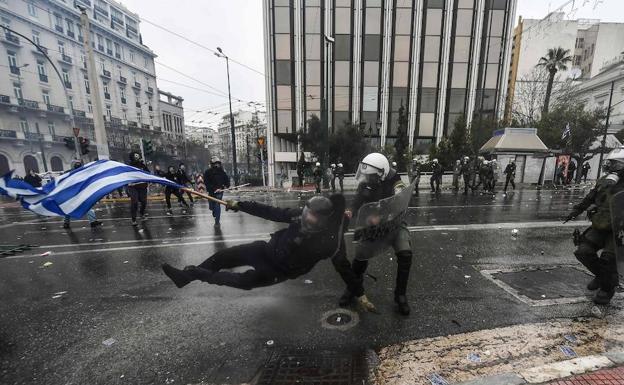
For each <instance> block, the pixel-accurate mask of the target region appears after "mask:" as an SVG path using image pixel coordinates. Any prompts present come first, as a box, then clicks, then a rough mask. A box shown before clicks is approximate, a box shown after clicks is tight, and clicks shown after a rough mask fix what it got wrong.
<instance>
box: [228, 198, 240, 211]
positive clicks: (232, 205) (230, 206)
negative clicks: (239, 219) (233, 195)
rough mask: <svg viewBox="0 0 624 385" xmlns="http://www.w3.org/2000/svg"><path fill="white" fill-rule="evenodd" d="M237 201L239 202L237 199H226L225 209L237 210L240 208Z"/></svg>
mask: <svg viewBox="0 0 624 385" xmlns="http://www.w3.org/2000/svg"><path fill="white" fill-rule="evenodd" d="M238 203H239V202H238V201H233V200H229V201H226V205H225V211H230V210H232V211H234V212H237V211H238V210H240V207H239V206H238Z"/></svg>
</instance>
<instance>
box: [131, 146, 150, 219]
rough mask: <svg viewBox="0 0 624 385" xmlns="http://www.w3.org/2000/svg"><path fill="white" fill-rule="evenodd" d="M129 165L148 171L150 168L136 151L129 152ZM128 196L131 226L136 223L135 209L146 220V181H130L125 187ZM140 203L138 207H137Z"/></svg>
mask: <svg viewBox="0 0 624 385" xmlns="http://www.w3.org/2000/svg"><path fill="white" fill-rule="evenodd" d="M128 165H129V166H132V167H136V168H138V169H139V170H143V171H147V172H150V170H149V169H148V168H147V166H146V165H145V162H143V159H141V154H139V153H138V152H131V153H130V159H129V162H128ZM126 190H127V192H128V196H130V216H131V217H132V226H136V225H137V220H136V219H137V211H139V214H141V219H142V220H146V219H147V214H146V212H145V209H146V208H147V183H145V182H139V183H131V184H129V185H128V187H127V188H126ZM139 205H140V209H139Z"/></svg>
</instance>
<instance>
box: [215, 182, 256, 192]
mask: <svg viewBox="0 0 624 385" xmlns="http://www.w3.org/2000/svg"><path fill="white" fill-rule="evenodd" d="M250 184H251V183H245V184H241V185H238V186H233V187H229V188H224V189H222V190H220V191H221V192H224V191H230V190H234V189H237V188H241V187H245V186H249V185H250Z"/></svg>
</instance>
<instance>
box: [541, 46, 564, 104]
mask: <svg viewBox="0 0 624 385" xmlns="http://www.w3.org/2000/svg"><path fill="white" fill-rule="evenodd" d="M571 61H572V56H570V50H569V49H563V48H561V47H557V48H549V49H548V52H547V53H546V56H542V57H541V58H540V59H539V62H538V63H537V67H543V68H546V70H548V86H547V87H546V97H545V98H544V107H543V108H542V115H546V114H547V113H548V103H549V102H550V93H551V92H552V86H553V82H554V81H555V74H556V73H557V71H566V70H567V69H568V66H567V65H566V64H568V63H569V62H571Z"/></svg>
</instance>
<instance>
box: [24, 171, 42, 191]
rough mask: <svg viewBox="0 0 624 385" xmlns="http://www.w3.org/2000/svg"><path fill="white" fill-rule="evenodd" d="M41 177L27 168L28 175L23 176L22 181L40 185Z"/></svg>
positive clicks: (36, 185) (34, 185) (35, 185)
mask: <svg viewBox="0 0 624 385" xmlns="http://www.w3.org/2000/svg"><path fill="white" fill-rule="evenodd" d="M41 181H42V179H41V177H40V176H39V175H37V173H36V172H35V170H32V169H31V170H28V175H26V176H25V177H24V182H26V183H28V184H30V185H31V186H33V187H41Z"/></svg>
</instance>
